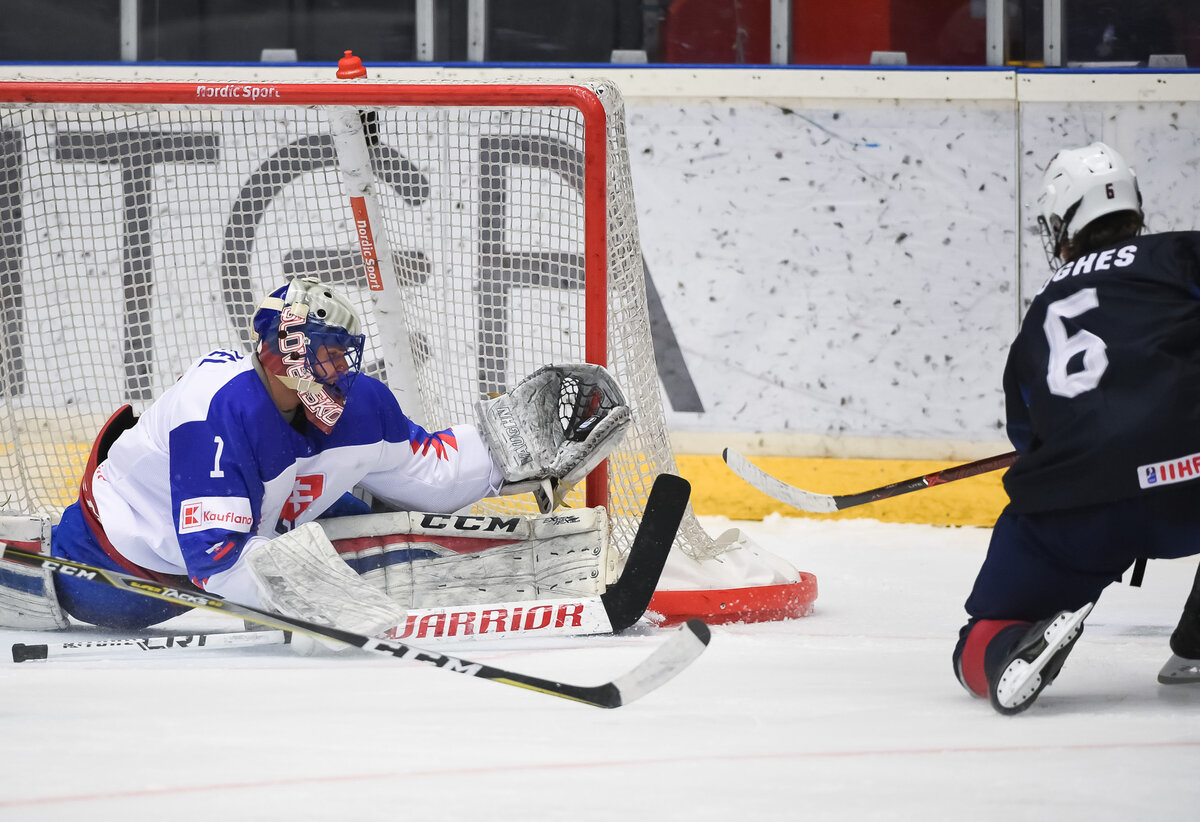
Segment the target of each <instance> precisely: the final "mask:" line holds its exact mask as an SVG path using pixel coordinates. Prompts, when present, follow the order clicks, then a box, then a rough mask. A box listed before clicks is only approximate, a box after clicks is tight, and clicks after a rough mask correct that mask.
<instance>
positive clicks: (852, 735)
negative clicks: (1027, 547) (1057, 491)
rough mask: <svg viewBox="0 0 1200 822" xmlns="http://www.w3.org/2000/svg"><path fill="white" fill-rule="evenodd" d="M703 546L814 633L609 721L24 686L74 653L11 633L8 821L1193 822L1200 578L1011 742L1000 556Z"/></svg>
mask: <svg viewBox="0 0 1200 822" xmlns="http://www.w3.org/2000/svg"><path fill="white" fill-rule="evenodd" d="M703 522H704V524H705V526H706V527H707V528H708V530H709V531H710V532H711V533H719V532H721V531H722V530H724V529H725V528H726V527H729V526H731V525H736V526H737V527H741V528H744V529H745V530H746V531H747V532H748V533H749V534H750V535H751V537H752V538H753V539H754V540H755V541H757V542H758V543H759V544H760V545H762V546H763V547H764V548H766V549H768V550H771V551H774V552H776V553H779V554H781V555H782V556H784V557H785V558H788V559H790V560H791V561H792V562H794V563H795V564H796V565H797V567H799V568H801V569H803V570H806V571H811V572H813V573H814V574H816V576H817V579H818V582H819V585H820V597H819V599H818V600H817V607H816V612H815V613H814V614H813V615H812V616H810V617H808V618H805V619H801V620H796V621H793V622H787V623H771V624H760V625H737V626H723V627H716V628H715V629H714V630H713V642H712V645H711V646H710V648H709V650H708V652H707V653H706V654H705V655H704V656H702V657H701V658H700V659H699V661H697V662H696V664H695V665H694V666H693V667H692V668H691V669H689V670H687V671H685V672H684V673H683V674H681V675H680V676H679V677H678V678H677V679H675V680H673V681H672V682H669V683H668V684H667V685H665V686H664V687H663V688H662V689H661V690H659V691H656V692H654V693H652V694H650V695H648V696H646V697H645V698H644V699H642V700H641V701H639V702H635V703H634V704H632V705H629V706H626V707H624V708H621V709H619V710H615V711H604V710H599V709H595V708H589V707H586V706H582V705H577V704H574V703H571V702H566V701H562V700H557V699H553V698H550V697H547V696H544V695H540V694H537V693H531V692H527V691H523V690H520V689H517V688H510V687H506V686H503V685H498V684H495V683H490V682H484V681H479V680H473V679H470V678H468V677H464V676H458V675H454V674H451V673H447V672H443V671H439V670H436V669H433V668H428V667H424V666H419V665H413V664H406V663H402V662H399V661H395V660H391V659H385V658H376V657H374V656H368V655H364V654H362V653H360V652H350V653H347V654H344V655H340V656H336V657H322V658H300V657H296V656H294V655H292V654H291V653H290V652H289V651H287V650H286V649H284V648H257V649H228V650H208V651H203V652H198V653H195V654H184V653H176V654H170V652H163V653H161V654H160V655H158V656H151V655H149V654H141V655H139V656H124V657H120V658H117V657H109V658H90V659H88V658H83V657H73V658H63V659H60V660H58V661H53V660H52V661H47V662H26V663H22V664H20V665H16V664H12V663H11V662H8V661H7V660H8V648H9V646H10V645H11V643H12V642H47V641H55V640H58V641H62V640H63V639H64V637H63V636H61V635H59V636H55V635H50V634H35V633H30V632H14V631H5V632H2V633H0V639H2V640H3V651H4V661H0V677H2V679H0V681H2V682H3V694H4V699H3V703H2V705H0V728H3V741H2V743H0V745H2V749H3V751H4V755H3V761H4V765H5V767H4V768H3V769H0V780H2V783H0V784H2V785H3V790H2V791H0V819H3V820H9V819H12V820H22V821H24V820H62V819H78V820H87V822H108V821H109V820H113V821H115V820H121V821H122V822H124V821H125V820H135V819H151V818H161V819H169V820H172V822H175V821H176V820H207V821H208V822H211V820H239V822H240V821H241V820H375V819H379V820H389V822H398V820H458V819H463V820H467V819H469V820H479V819H487V820H521V821H522V822H524V821H526V820H530V821H532V820H571V822H585V821H586V820H605V822H613V820H619V821H620V822H631V821H632V820H654V822H667V820H688V822H693V821H695V822H699V820H722V822H743V821H746V820H777V819H778V820H783V819H789V820H790V819H795V820H805V822H809V821H810V820H921V822H926V820H950V819H954V820H957V819H970V820H972V822H979V820H1004V821H1005V822H1011V821H1012V820H1024V819H1053V820H1056V822H1072V820H1087V821H1088V822H1097V821H1098V820H1123V821H1124V820H1131V819H1137V818H1162V819H1190V818H1194V811H1195V809H1196V808H1197V807H1200V801H1198V800H1200V779H1198V778H1197V773H1198V772H1200V686H1195V687H1194V686H1165V685H1159V684H1158V683H1157V682H1156V681H1155V676H1156V674H1157V672H1158V668H1159V666H1160V665H1161V664H1162V663H1163V662H1164V661H1165V660H1166V658H1167V656H1168V653H1169V652H1168V649H1167V638H1168V636H1169V634H1170V631H1171V629H1172V628H1173V627H1174V624H1175V621H1176V619H1177V618H1178V615H1179V609H1180V607H1181V606H1182V603H1183V600H1184V598H1185V597H1186V594H1187V592H1188V590H1189V588H1190V584H1191V580H1192V576H1193V573H1194V569H1195V560H1183V561H1171V562H1154V563H1151V564H1150V566H1149V568H1148V569H1147V573H1146V579H1145V582H1144V585H1143V587H1141V588H1130V587H1128V586H1124V585H1122V586H1113V587H1111V588H1110V589H1109V590H1108V591H1107V592H1106V593H1105V595H1104V597H1103V598H1102V599H1101V600H1100V603H1099V604H1098V605H1097V607H1096V610H1095V611H1094V612H1093V613H1092V615H1091V616H1090V617H1089V619H1088V622H1087V628H1086V630H1085V631H1084V635H1083V638H1082V639H1081V640H1080V641H1079V643H1078V644H1077V645H1076V647H1075V650H1074V652H1073V653H1072V656H1071V658H1070V660H1069V661H1068V663H1067V666H1066V667H1065V668H1064V669H1063V672H1062V674H1061V675H1060V676H1059V679H1058V680H1057V681H1056V682H1055V683H1054V685H1053V686H1051V687H1050V688H1049V689H1047V690H1046V691H1045V692H1043V694H1042V696H1041V697H1040V698H1039V700H1038V702H1037V704H1036V705H1034V707H1033V708H1031V709H1030V710H1029V711H1026V712H1025V713H1022V714H1020V715H1018V716H1015V717H1002V716H999V715H998V714H996V713H994V712H993V711H992V710H991V708H990V707H988V705H987V704H986V703H985V702H983V701H982V700H975V699H972V698H970V697H968V696H967V695H966V693H965V692H964V691H963V690H962V689H961V688H960V687H959V685H958V683H957V681H956V680H955V679H954V676H953V674H952V672H951V668H950V652H951V649H952V647H953V645H954V641H955V638H956V634H957V630H958V627H959V625H960V623H961V621H962V618H963V613H962V601H963V599H965V597H966V593H967V590H968V588H969V587H970V584H971V580H972V579H973V577H974V574H975V570H976V568H977V567H978V565H979V563H980V561H981V560H982V557H983V553H984V550H985V548H986V544H987V538H988V531H987V530H986V529H975V528H932V527H927V526H916V525H884V524H880V523H877V522H872V521H864V520H853V521H841V522H824V521H815V520H796V519H785V518H779V517H772V518H769V519H768V520H766V521H765V522H761V523H758V522H751V523H730V522H728V521H726V520H723V519H717V518H707V519H704V520H703ZM168 627H172V628H176V629H180V630H196V629H213V630H223V629H229V630H238V629H240V628H241V625H240V624H239V623H236V622H231V621H229V620H227V619H226V618H223V617H220V616H217V615H209V616H200V615H192V616H188V617H185V618H182V619H180V620H177V621H175V622H174V623H172V624H171V625H170V626H168ZM101 635H105V634H103V633H102V632H97V631H86V632H85V630H84V629H81V630H80V631H79V632H76V633H75V635H74V636H75V638H80V637H81V636H91V637H97V636H101ZM661 641H662V635H661V634H660V633H658V632H657V631H656V630H655V629H650V628H645V629H642V630H637V629H635V632H634V633H633V634H632V635H627V636H622V637H617V638H591V639H578V640H557V641H555V640H542V641H541V643H540V644H539V645H537V646H536V647H535V646H531V645H529V644H525V645H522V646H520V647H515V646H514V647H509V646H503V645H500V644H495V643H493V644H490V645H487V646H482V645H480V646H473V647H472V646H465V645H459V646H457V647H456V648H455V649H454V650H455V652H456V653H459V654H461V655H463V656H466V657H467V658H469V659H477V660H479V661H486V662H492V663H494V664H496V665H499V666H502V667H506V668H510V669H513V670H519V671H522V672H528V673H532V674H537V675H541V676H547V677H551V678H557V679H563V680H566V681H570V682H576V683H580V684H593V683H598V682H602V681H605V680H607V679H610V678H612V677H614V676H617V675H619V674H621V673H623V672H624V671H625V670H627V669H628V668H629V667H631V666H632V665H633V664H634V663H635V662H636V661H637V660H638V659H640V658H641V657H642V656H643V655H644V654H646V653H648V652H649V651H650V649H651V648H652V647H653V646H655V645H656V644H657V643H658V642H661Z"/></svg>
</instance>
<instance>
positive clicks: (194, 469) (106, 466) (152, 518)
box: [92, 351, 501, 595]
mask: <svg viewBox="0 0 1200 822" xmlns="http://www.w3.org/2000/svg"><path fill="white" fill-rule="evenodd" d="M296 419H297V422H296V424H293V423H292V422H290V421H289V420H288V419H287V418H286V417H285V416H284V414H282V413H280V411H279V410H278V409H277V408H276V407H275V404H274V402H273V401H272V399H271V397H270V394H269V393H268V391H267V389H266V386H265V385H264V383H263V378H262V377H261V376H260V374H259V372H258V371H257V370H256V368H255V366H254V361H253V358H251V357H247V356H245V355H243V354H241V353H239V352H234V351H215V352H213V353H211V354H209V355H207V356H205V357H203V358H201V359H200V360H198V361H197V362H195V363H194V364H193V365H192V366H191V367H190V368H189V369H188V371H187V372H186V373H185V374H184V375H183V377H181V378H180V379H179V381H178V382H177V383H175V385H173V386H172V387H171V388H170V389H169V390H168V391H166V392H165V393H164V394H163V395H162V397H160V398H159V399H158V400H157V401H156V402H155V403H154V404H153V405H151V406H150V407H149V408H148V409H147V410H146V411H145V413H143V414H142V416H141V419H140V420H139V421H138V424H137V425H136V426H134V427H133V428H131V429H129V430H128V431H126V432H124V434H122V435H121V437H120V438H119V439H118V440H117V442H116V443H115V444H114V445H113V447H112V449H111V450H110V451H109V454H108V458H107V459H106V460H105V461H104V462H103V463H101V465H100V466H99V468H98V469H97V472H96V475H95V477H94V481H93V485H92V494H93V497H94V499H95V503H96V506H97V508H98V512H99V517H100V521H101V524H102V526H103V528H104V532H105V535H106V536H107V538H108V540H109V541H110V542H111V544H112V545H113V546H114V547H116V549H117V550H118V551H119V552H120V553H121V554H122V555H123V556H124V557H125V558H126V559H127V560H129V561H130V562H132V563H134V564H136V565H138V566H141V567H142V568H146V569H149V570H151V571H154V572H157V573H160V574H179V575H185V576H187V577H190V578H191V579H192V580H193V582H195V583H196V584H198V585H201V586H202V587H205V588H206V589H207V590H209V591H211V592H213V593H218V594H223V595H228V594H229V588H228V586H224V585H222V579H223V578H226V579H228V578H229V573H230V572H231V571H232V570H234V569H235V567H236V565H237V563H238V560H239V558H240V557H241V556H242V554H243V552H244V551H245V550H246V549H247V548H248V547H251V546H252V545H253V542H254V540H267V539H270V538H272V537H274V536H276V535H278V534H279V533H282V532H284V531H287V530H290V529H291V528H293V527H295V526H296V525H299V524H302V523H305V522H308V521H310V520H313V519H316V518H317V517H318V516H320V515H321V514H322V513H323V512H325V511H326V510H327V509H328V508H329V507H330V506H331V505H333V504H334V503H335V502H336V501H337V500H338V499H339V498H340V497H341V496H342V495H343V494H345V493H346V492H347V491H350V490H351V489H353V488H354V487H355V486H356V485H361V486H362V487H364V488H366V489H368V490H369V491H371V493H372V494H373V495H375V496H377V497H379V498H380V499H382V500H385V501H387V502H390V503H392V504H394V505H396V506H399V507H402V508H408V509H416V510H422V511H436V512H450V511H453V510H456V509H458V508H460V507H462V506H464V505H467V504H469V503H471V502H475V501H477V500H479V499H481V498H483V497H485V496H488V495H489V494H490V493H492V492H493V491H494V490H495V489H496V488H497V487H499V485H500V482H501V476H500V473H499V470H498V469H497V468H496V466H495V465H494V463H493V461H492V459H491V456H490V454H489V453H488V450H487V447H486V446H485V445H484V443H483V441H482V439H481V438H480V436H479V434H478V432H477V431H476V430H475V428H474V427H473V426H469V425H464V426H456V427H455V428H454V429H447V430H445V431H440V432H437V433H432V434H431V433H428V432H426V431H425V430H424V429H423V428H421V427H420V426H418V425H416V424H415V423H413V422H411V421H410V420H409V419H408V418H407V417H406V416H405V415H404V414H403V413H402V411H401V410H400V407H399V405H398V403H397V402H396V399H395V397H394V396H393V395H392V393H391V391H390V390H388V388H387V387H386V386H385V385H384V384H383V383H381V382H379V381H378V380H375V379H373V378H371V377H369V376H366V375H361V374H360V375H359V376H358V377H357V380H356V382H355V385H354V390H353V392H352V393H351V395H350V397H349V399H348V401H347V403H346V408H345V411H344V412H343V414H342V417H341V419H340V420H339V421H338V423H337V425H336V426H335V427H334V428H333V430H332V431H331V432H330V433H329V434H326V433H324V432H323V431H321V430H320V429H319V428H317V427H316V426H314V425H311V424H305V420H304V415H303V409H300V410H299V411H298V412H297V417H296ZM243 593H244V592H243Z"/></svg>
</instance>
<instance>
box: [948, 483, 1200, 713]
mask: <svg viewBox="0 0 1200 822" xmlns="http://www.w3.org/2000/svg"><path fill="white" fill-rule="evenodd" d="M1162 490H1163V491H1167V493H1156V492H1150V493H1146V494H1141V495H1139V496H1136V497H1132V498H1130V499H1126V500H1119V501H1117V502H1110V503H1104V504H1102V505H1093V506H1088V507H1085V508H1073V509H1069V510H1065V511H1045V512H1038V513H1032V514H1020V513H1014V512H1013V511H1010V510H1008V509H1005V511H1004V512H1003V513H1002V514H1001V515H1000V518H999V519H998V520H997V521H996V526H995V528H994V529H993V531H992V540H991V544H990V545H989V546H988V552H987V557H986V559H984V562H983V567H982V568H980V570H979V574H978V576H977V577H976V579H975V586H974V588H973V589H972V591H971V595H970V597H968V599H967V603H966V609H967V614H968V616H969V617H970V621H969V622H967V624H966V625H964V626H963V628H962V630H961V631H960V632H959V640H958V645H957V646H956V647H955V649H954V656H953V659H954V669H955V672H956V674H957V675H958V678H959V681H960V682H962V684H963V686H964V687H966V688H967V690H969V691H971V692H972V693H974V694H976V695H979V696H986V695H987V671H988V670H990V669H994V668H995V667H996V666H998V665H999V663H1000V661H1001V660H1003V659H1004V658H1005V657H1006V656H1007V655H1008V653H1009V651H1011V649H1012V648H1013V646H1014V645H1015V644H1016V643H1017V642H1018V641H1019V640H1020V638H1021V636H1022V635H1023V634H1024V632H1025V630H1026V629H1027V628H1028V627H1029V623H1032V622H1036V621H1038V620H1041V619H1045V618H1047V617H1050V616H1053V615H1055V614H1057V613H1058V612H1060V611H1074V610H1077V609H1079V608H1081V607H1083V606H1084V605H1085V604H1087V603H1088V602H1095V601H1096V600H1097V599H1098V598H1099V597H1100V593H1101V592H1102V591H1103V590H1104V589H1105V588H1106V587H1108V586H1109V585H1110V584H1112V583H1114V582H1118V581H1119V580H1120V579H1121V574H1122V573H1124V571H1125V570H1126V569H1127V568H1129V567H1130V566H1131V565H1132V564H1133V563H1134V561H1135V560H1137V559H1138V558H1140V557H1145V558H1147V559H1173V558H1178V557H1185V556H1189V555H1192V554H1197V553H1200V494H1197V493H1196V492H1195V491H1193V490H1191V489H1187V490H1186V491H1180V490H1179V489H1170V490H1169V491H1168V489H1162Z"/></svg>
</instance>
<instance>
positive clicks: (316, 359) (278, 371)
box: [253, 277, 365, 434]
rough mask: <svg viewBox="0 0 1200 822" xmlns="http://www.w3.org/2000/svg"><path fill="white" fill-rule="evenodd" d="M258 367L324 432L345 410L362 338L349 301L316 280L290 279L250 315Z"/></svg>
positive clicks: (327, 430) (305, 278)
mask: <svg viewBox="0 0 1200 822" xmlns="http://www.w3.org/2000/svg"><path fill="white" fill-rule="evenodd" d="M253 324H254V339H255V341H256V352H257V354H258V359H259V362H261V363H262V365H263V368H264V369H265V370H266V371H267V372H269V373H271V374H273V375H274V376H275V377H276V378H277V379H278V380H279V381H280V382H281V383H283V384H284V385H285V386H287V387H288V388H291V389H292V390H294V391H295V392H296V394H297V396H298V397H299V400H300V404H301V405H303V406H304V413H305V415H306V416H307V417H308V419H309V420H310V421H311V422H312V423H313V424H315V425H316V426H317V427H319V428H320V429H321V430H322V431H324V432H325V433H327V434H328V433H329V432H330V431H332V430H333V426H334V425H335V424H336V423H337V421H338V419H339V418H340V417H341V415H342V411H343V410H344V409H345V407H346V400H347V399H348V397H349V396H350V389H351V388H352V386H353V385H354V380H355V378H356V377H357V376H358V372H359V366H360V365H361V363H362V353H363V344H364V342H365V337H364V335H363V334H361V333H359V330H360V327H359V321H358V315H357V314H356V313H355V310H354V307H353V306H352V305H351V304H350V302H349V300H347V299H346V298H345V297H343V296H342V295H341V294H339V293H337V292H336V291H334V290H333V289H332V288H330V287H329V286H327V285H325V284H324V283H322V282H321V281H320V280H317V279H316V278H314V277H302V278H298V279H295V280H292V281H291V282H290V283H288V284H287V285H285V286H284V287H282V288H279V289H277V290H275V291H274V292H272V293H271V294H270V296H268V297H266V298H265V299H263V301H262V302H261V303H260V304H259V306H258V310H257V311H256V312H255V313H254V319H253Z"/></svg>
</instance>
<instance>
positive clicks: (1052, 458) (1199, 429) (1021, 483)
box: [1004, 232, 1200, 511]
mask: <svg viewBox="0 0 1200 822" xmlns="http://www.w3.org/2000/svg"><path fill="white" fill-rule="evenodd" d="M1004 392H1005V402H1006V405H1007V415H1008V434H1009V438H1010V439H1011V440H1012V442H1013V444H1014V445H1015V446H1016V447H1017V450H1018V451H1020V452H1021V456H1020V458H1019V459H1018V460H1017V462H1016V463H1015V464H1014V465H1013V467H1012V468H1011V469H1010V470H1009V472H1008V473H1007V474H1006V475H1005V478H1004V485H1005V489H1006V490H1007V491H1008V494H1009V497H1010V499H1011V500H1012V507H1013V509H1014V510H1016V511H1037V510H1053V509H1060V508H1067V507H1074V506H1079V505H1089V504H1095V503H1102V502H1108V501H1111V500H1116V499H1123V498H1127V497H1130V496H1133V495H1136V494H1138V493H1156V492H1158V493H1161V491H1159V489H1162V488H1165V487H1168V486H1170V485H1176V484H1178V483H1181V482H1188V481H1196V480H1200V233H1198V232H1172V233H1165V234H1151V235H1146V236H1143V237H1137V238H1134V239H1131V240H1127V241H1125V242H1123V243H1120V244H1119V245H1116V246H1114V247H1112V248H1108V249H1103V250H1101V251H1098V252H1095V253H1090V254H1086V255H1084V256H1082V257H1080V258H1079V259H1077V260H1074V261H1072V262H1070V263H1068V264H1066V265H1064V266H1062V267H1061V268H1060V269H1059V270H1058V271H1056V272H1055V274H1054V275H1053V276H1052V277H1051V278H1050V279H1049V281H1047V283H1046V285H1045V286H1043V288H1042V291H1041V292H1040V293H1039V294H1038V295H1037V296H1036V297H1035V298H1034V300H1033V303H1032V305H1030V307H1029V312H1028V314H1027V315H1026V316H1025V319H1024V321H1023V322H1022V324H1021V330H1020V331H1019V333H1018V335H1017V339H1016V341H1015V342H1014V343H1013V346H1012V349H1011V350H1010V352H1009V358H1008V364H1007V366H1006V368H1005V373H1004Z"/></svg>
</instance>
